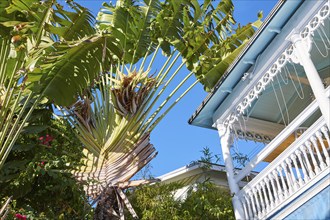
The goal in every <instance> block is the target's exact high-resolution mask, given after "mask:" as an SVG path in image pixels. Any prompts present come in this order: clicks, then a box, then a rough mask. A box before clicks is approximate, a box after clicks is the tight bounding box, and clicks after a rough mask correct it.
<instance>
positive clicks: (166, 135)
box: [77, 0, 277, 176]
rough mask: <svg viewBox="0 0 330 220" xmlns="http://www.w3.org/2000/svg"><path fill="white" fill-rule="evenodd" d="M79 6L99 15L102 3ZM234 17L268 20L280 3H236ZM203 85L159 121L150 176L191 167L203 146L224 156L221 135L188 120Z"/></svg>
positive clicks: (248, 146)
mask: <svg viewBox="0 0 330 220" xmlns="http://www.w3.org/2000/svg"><path fill="white" fill-rule="evenodd" d="M77 2H78V3H80V4H82V5H83V6H85V7H87V8H89V9H90V10H92V11H93V12H94V13H97V11H98V10H99V8H100V7H101V4H102V2H104V1H103V0H77ZM233 2H234V5H235V13H234V18H235V20H236V21H237V22H238V23H241V24H243V25H244V24H246V23H248V22H251V21H255V20H256V19H257V13H258V11H263V14H264V18H266V17H267V15H268V14H269V12H270V11H271V9H272V8H273V7H274V5H275V4H276V2H277V0H233ZM206 95H207V94H206V93H205V92H204V91H203V88H202V86H201V85H197V86H196V87H195V88H194V89H193V90H191V91H190V93H189V94H187V96H186V97H185V98H184V99H182V100H181V103H179V104H177V105H176V106H175V107H174V108H173V109H172V111H171V112H170V113H169V114H168V115H167V116H166V117H165V119H164V120H163V121H162V122H160V124H159V125H158V126H157V127H156V129H155V130H154V131H153V133H152V134H151V143H152V144H154V146H155V147H156V149H157V150H158V152H159V153H158V156H157V157H156V158H155V159H154V160H153V161H152V162H151V167H152V168H151V173H152V175H154V176H160V175H162V174H165V173H167V172H170V171H173V170H175V169H177V168H180V167H182V166H185V165H187V164H189V163H190V162H191V161H194V160H198V159H199V158H200V157H201V155H202V154H201V150H202V149H203V147H206V146H207V147H209V148H210V149H211V151H212V152H213V153H215V154H221V148H220V141H219V136H218V133H217V132H216V131H214V130H209V129H205V128H200V127H195V126H191V125H189V124H188V122H187V121H188V119H189V118H190V116H191V115H192V114H193V113H194V112H195V110H196V109H197V107H198V106H199V105H200V104H201V103H202V101H203V100H204V98H205V97H206ZM235 145H236V146H237V147H238V149H239V151H240V152H243V153H246V154H249V152H250V151H251V150H253V147H254V146H255V145H254V144H252V143H248V142H245V141H239V142H236V143H235Z"/></svg>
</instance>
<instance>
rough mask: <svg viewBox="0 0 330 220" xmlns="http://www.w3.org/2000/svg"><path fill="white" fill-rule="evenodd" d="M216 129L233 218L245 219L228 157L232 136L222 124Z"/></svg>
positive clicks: (231, 160)
mask: <svg viewBox="0 0 330 220" xmlns="http://www.w3.org/2000/svg"><path fill="white" fill-rule="evenodd" d="M217 129H218V132H219V136H220V142H221V149H222V156H223V160H224V162H225V168H226V173H227V179H228V184H229V189H230V192H231V193H232V194H233V206H234V212H235V217H236V219H245V217H244V209H243V206H242V203H241V202H240V200H239V198H238V197H237V193H238V192H239V187H238V184H237V183H236V181H235V179H234V164H233V159H232V157H231V155H230V147H231V145H232V143H233V136H232V134H231V131H230V129H229V128H227V127H226V126H224V125H222V124H217Z"/></svg>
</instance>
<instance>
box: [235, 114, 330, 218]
mask: <svg viewBox="0 0 330 220" xmlns="http://www.w3.org/2000/svg"><path fill="white" fill-rule="evenodd" d="M329 144H330V133H329V128H328V126H327V124H326V122H325V120H324V118H323V116H321V117H320V118H319V119H318V120H317V121H316V122H315V123H313V125H312V126H310V127H309V128H308V129H307V130H306V131H305V132H304V133H303V134H302V135H301V136H300V137H299V138H298V139H297V140H296V141H294V142H293V143H292V144H291V145H290V147H288V148H287V149H286V150H285V151H284V152H282V153H281V154H280V156H278V157H277V158H276V159H275V160H274V161H273V162H271V163H270V164H269V165H268V166H267V167H266V168H265V169H264V170H263V171H262V172H261V173H259V175H257V176H256V177H255V178H253V179H252V181H250V182H249V183H248V184H247V185H246V186H244V187H243V188H242V190H240V191H239V192H238V193H237V196H238V197H239V200H240V201H241V202H242V205H243V207H244V212H245V216H246V217H247V218H252V219H254V218H258V219H264V218H266V217H267V216H269V215H270V214H271V213H274V212H276V210H278V209H279V208H281V206H282V205H283V204H284V203H288V202H289V201H292V199H294V198H296V196H297V194H296V193H297V192H298V191H299V190H300V189H302V188H304V187H305V186H307V185H310V184H313V181H314V180H315V179H318V178H319V177H320V176H322V175H324V172H323V171H327V170H328V169H329V168H330V156H329V153H328V150H329ZM327 173H328V172H327Z"/></svg>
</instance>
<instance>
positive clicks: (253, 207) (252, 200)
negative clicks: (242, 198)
mask: <svg viewBox="0 0 330 220" xmlns="http://www.w3.org/2000/svg"><path fill="white" fill-rule="evenodd" d="M248 195H249V197H250V199H251V203H252V210H253V217H255V216H258V212H257V209H256V204H255V202H254V196H253V193H252V192H251V191H250V192H249V193H248Z"/></svg>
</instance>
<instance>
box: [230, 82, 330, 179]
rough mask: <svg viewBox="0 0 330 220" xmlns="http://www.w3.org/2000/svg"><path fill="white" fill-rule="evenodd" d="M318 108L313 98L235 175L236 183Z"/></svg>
mask: <svg viewBox="0 0 330 220" xmlns="http://www.w3.org/2000/svg"><path fill="white" fill-rule="evenodd" d="M326 94H327V97H330V86H329V87H328V88H327V89H326ZM317 109H318V104H317V101H316V100H314V101H313V102H312V103H311V104H310V105H309V106H308V107H307V108H306V109H305V110H304V111H302V112H301V113H300V114H299V115H298V116H297V117H296V118H295V119H294V120H293V121H292V122H291V123H290V124H289V125H288V126H287V127H286V128H285V129H284V130H283V131H282V132H280V134H278V135H277V136H276V137H275V138H274V139H273V140H272V141H271V142H270V143H269V144H268V145H267V146H266V147H265V148H264V149H262V150H261V151H260V152H259V153H258V154H257V155H256V156H255V157H254V158H253V159H252V160H251V161H250V162H249V163H248V164H247V165H246V166H245V167H244V168H243V169H242V170H241V171H240V172H239V173H238V174H237V175H236V176H235V181H236V183H238V182H239V181H241V180H242V179H243V178H244V177H245V176H247V175H248V174H249V173H250V172H251V171H252V170H253V169H254V168H255V167H256V165H258V164H259V163H260V162H261V161H262V160H263V159H265V158H266V157H267V156H268V155H269V154H270V153H271V152H273V151H274V150H275V149H276V148H277V147H278V146H279V145H280V144H281V143H283V141H284V140H285V139H287V138H288V137H289V136H290V135H291V134H292V133H293V132H294V131H295V130H296V129H297V128H298V127H299V126H300V125H301V124H302V123H303V122H305V120H306V119H308V117H309V116H311V115H312V114H313V113H314V112H315V111H316V110H317Z"/></svg>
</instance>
